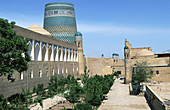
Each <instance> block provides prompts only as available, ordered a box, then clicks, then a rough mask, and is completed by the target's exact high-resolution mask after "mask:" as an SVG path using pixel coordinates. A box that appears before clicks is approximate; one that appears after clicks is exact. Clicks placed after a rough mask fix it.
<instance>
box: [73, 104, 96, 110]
mask: <svg viewBox="0 0 170 110" xmlns="http://www.w3.org/2000/svg"><path fill="white" fill-rule="evenodd" d="M74 110H93V109H92V106H91V105H90V104H88V103H78V104H77V105H75V106H74Z"/></svg>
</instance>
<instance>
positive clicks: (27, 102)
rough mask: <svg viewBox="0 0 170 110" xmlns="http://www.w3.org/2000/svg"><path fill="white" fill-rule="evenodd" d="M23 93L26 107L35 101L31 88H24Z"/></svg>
mask: <svg viewBox="0 0 170 110" xmlns="http://www.w3.org/2000/svg"><path fill="white" fill-rule="evenodd" d="M22 95H23V102H24V104H25V106H26V107H28V105H30V104H32V103H33V99H32V94H31V93H30V90H29V89H28V90H25V89H24V88H22Z"/></svg>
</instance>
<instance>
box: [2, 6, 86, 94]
mask: <svg viewBox="0 0 170 110" xmlns="http://www.w3.org/2000/svg"><path fill="white" fill-rule="evenodd" d="M63 10H64V12H63V13H61V12H62V11H63ZM49 11H52V12H49ZM70 11H71V12H70ZM66 12H67V13H66ZM49 13H53V14H54V15H53V14H49ZM70 16H71V17H70ZM58 17H59V18H58ZM44 28H45V29H43V28H41V27H39V26H37V25H32V26H31V27H28V28H27V29H26V28H22V27H19V26H15V27H14V28H13V30H15V31H16V34H17V35H21V36H22V37H23V38H27V39H29V42H28V43H27V45H28V46H29V51H28V54H29V55H30V57H31V62H29V65H28V69H27V71H24V72H21V73H18V72H17V71H15V72H14V74H13V78H15V81H14V82H13V83H11V82H9V81H8V80H7V76H2V77H0V88H1V90H0V94H3V95H4V96H5V97H9V96H11V95H13V94H16V93H20V92H22V88H24V89H25V90H27V89H30V90H31V91H32V89H33V87H34V86H36V85H38V84H41V83H42V84H44V86H45V87H47V85H48V83H49V80H50V78H51V77H52V76H54V75H57V76H58V77H67V75H68V74H71V75H72V76H75V77H79V75H80V74H81V73H83V70H84V57H83V43H82V34H81V33H80V32H77V28H76V23H75V16H74V7H73V5H72V4H68V3H50V4H47V5H46V8H45V18H44ZM52 28H55V32H56V33H57V34H55V33H53V32H54V31H51V30H50V29H52ZM67 28H69V29H67ZM66 33H67V34H66ZM64 35H65V36H64ZM64 39H65V40H64ZM66 39H68V41H66ZM75 44H76V45H75ZM2 88H3V89H2Z"/></svg>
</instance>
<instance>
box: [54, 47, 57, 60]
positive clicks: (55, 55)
mask: <svg viewBox="0 0 170 110" xmlns="http://www.w3.org/2000/svg"><path fill="white" fill-rule="evenodd" d="M56 57H57V48H56V47H54V61H56V60H57V59H56Z"/></svg>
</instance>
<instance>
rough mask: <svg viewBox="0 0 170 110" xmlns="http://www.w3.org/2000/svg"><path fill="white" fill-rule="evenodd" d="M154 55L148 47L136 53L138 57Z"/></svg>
mask: <svg viewBox="0 0 170 110" xmlns="http://www.w3.org/2000/svg"><path fill="white" fill-rule="evenodd" d="M152 55H154V53H153V52H152V51H150V50H147V49H142V50H140V51H138V52H137V53H136V57H139V56H152Z"/></svg>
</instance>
